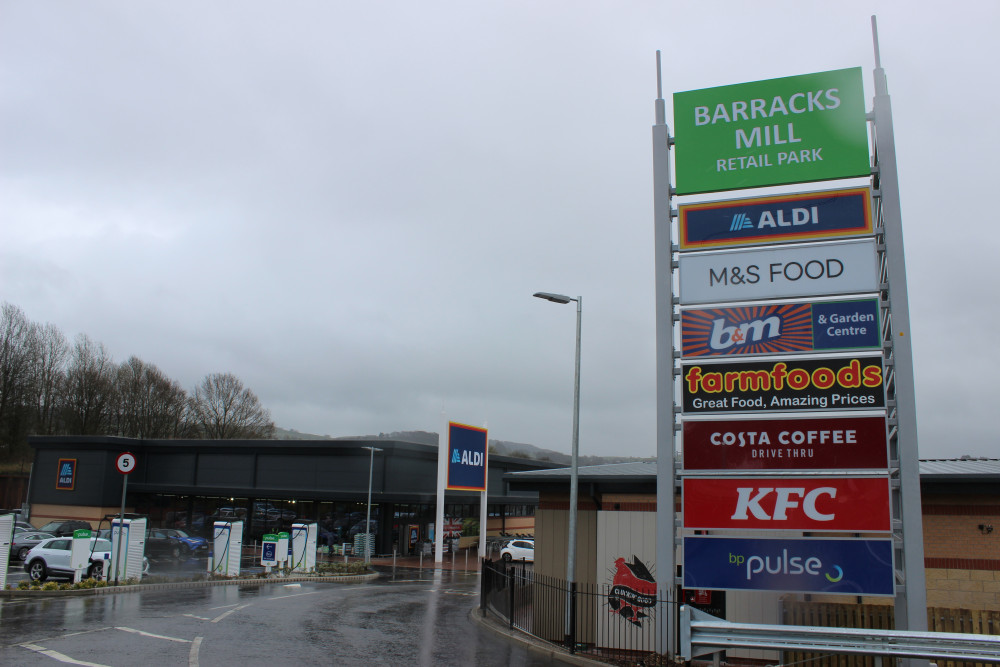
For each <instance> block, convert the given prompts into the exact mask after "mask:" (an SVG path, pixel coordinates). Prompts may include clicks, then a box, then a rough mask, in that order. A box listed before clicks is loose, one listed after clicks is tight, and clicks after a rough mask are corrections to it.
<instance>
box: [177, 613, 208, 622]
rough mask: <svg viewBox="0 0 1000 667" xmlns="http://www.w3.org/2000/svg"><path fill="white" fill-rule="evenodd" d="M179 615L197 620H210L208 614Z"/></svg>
mask: <svg viewBox="0 0 1000 667" xmlns="http://www.w3.org/2000/svg"><path fill="white" fill-rule="evenodd" d="M181 616H187V617H189V618H197V619H198V620H199V621H211V620H212V619H210V618H209V617H208V616H195V615H194V614H181Z"/></svg>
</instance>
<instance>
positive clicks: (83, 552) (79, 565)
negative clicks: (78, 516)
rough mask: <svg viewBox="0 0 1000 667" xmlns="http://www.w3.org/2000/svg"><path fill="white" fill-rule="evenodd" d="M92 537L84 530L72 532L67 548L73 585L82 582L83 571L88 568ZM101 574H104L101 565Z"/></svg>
mask: <svg viewBox="0 0 1000 667" xmlns="http://www.w3.org/2000/svg"><path fill="white" fill-rule="evenodd" d="M92 535H93V533H92V532H91V531H89V530H87V529H86V528H80V529H78V530H74V531H73V542H72V543H71V544H70V548H69V549H70V550H69V566H70V567H71V568H73V583H77V582H79V581H82V580H83V573H84V571H85V570H86V569H87V568H89V567H90V550H91V545H90V538H91V536H92ZM102 555H105V554H102ZM101 573H102V574H103V573H104V566H103V564H102V567H101Z"/></svg>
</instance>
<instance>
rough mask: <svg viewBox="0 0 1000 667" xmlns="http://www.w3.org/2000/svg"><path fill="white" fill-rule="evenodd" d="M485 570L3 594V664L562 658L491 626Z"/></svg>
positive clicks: (249, 665)
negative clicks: (482, 615)
mask: <svg viewBox="0 0 1000 667" xmlns="http://www.w3.org/2000/svg"><path fill="white" fill-rule="evenodd" d="M477 582H478V577H477V575H476V574H466V573H463V572H450V571H440V570H439V571H418V570H397V571H396V573H395V574H384V575H383V576H382V577H381V578H380V579H379V580H377V581H374V582H370V583H364V584H323V583H311V582H305V583H301V584H291V585H283V584H267V585H264V586H260V587H257V586H253V587H249V586H248V587H242V588H241V587H239V586H214V587H206V588H190V589H174V590H160V591H143V592H140V593H128V594H118V595H106V596H85V597H65V598H51V599H47V600H31V601H21V600H2V601H0V664H3V665H58V664H60V663H63V664H66V663H67V662H69V664H78V665H80V664H84V665H108V666H109V667H118V666H122V667H125V666H134V665H149V666H151V667H153V666H155V667H159V666H160V665H164V666H166V665H180V666H183V665H188V666H191V667H198V666H201V667H222V666H230V665H239V666H240V667H255V666H257V665H261V666H264V665H268V666H275V665H288V664H306V665H393V667H401V666H403V665H421V666H430V665H463V666H468V665H483V666H487V667H492V666H500V665H526V666H531V667H536V666H541V665H554V664H560V663H557V662H553V661H552V660H551V659H550V658H548V657H547V656H544V655H540V654H537V653H533V652H530V651H529V650H528V649H527V648H525V647H524V646H522V645H520V644H517V643H514V642H511V641H510V640H509V639H507V638H505V637H501V636H498V635H495V634H494V633H493V632H491V631H490V630H488V629H486V628H482V627H481V626H479V625H478V624H476V623H474V622H473V621H472V620H471V619H470V618H469V611H470V609H472V608H473V607H475V606H476V604H477V603H478V594H477V590H476V589H477Z"/></svg>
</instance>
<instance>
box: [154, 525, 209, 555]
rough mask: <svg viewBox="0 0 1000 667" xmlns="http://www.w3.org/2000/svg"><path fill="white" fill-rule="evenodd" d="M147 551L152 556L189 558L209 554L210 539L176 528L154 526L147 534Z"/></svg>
mask: <svg viewBox="0 0 1000 667" xmlns="http://www.w3.org/2000/svg"><path fill="white" fill-rule="evenodd" d="M146 553H147V554H148V555H149V556H150V557H152V558H173V559H174V560H187V559H188V558H190V557H191V556H193V555H201V554H204V555H207V554H208V540H206V539H205V538H204V537H195V536H192V535H188V534H187V533H185V532H184V531H183V530H176V529H174V528H153V529H151V530H150V531H149V533H147V534H146Z"/></svg>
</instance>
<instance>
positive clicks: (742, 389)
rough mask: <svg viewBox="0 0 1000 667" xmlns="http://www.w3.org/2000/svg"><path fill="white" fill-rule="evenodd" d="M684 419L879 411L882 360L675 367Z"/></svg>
mask: <svg viewBox="0 0 1000 667" xmlns="http://www.w3.org/2000/svg"><path fill="white" fill-rule="evenodd" d="M681 387H682V392H683V395H684V413H685V414H696V413H714V412H780V411H787V410H793V411H794V410H811V411H816V410H837V409H844V408H848V409H851V408H853V409H872V408H875V409H877V408H884V407H885V390H884V388H883V374H882V356H881V355H865V356H856V357H838V358H833V359H800V360H793V359H789V360H782V361H774V360H771V361H751V362H736V363H702V364H681Z"/></svg>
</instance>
